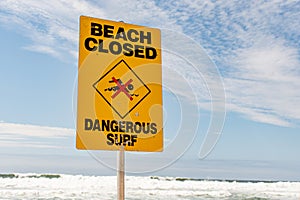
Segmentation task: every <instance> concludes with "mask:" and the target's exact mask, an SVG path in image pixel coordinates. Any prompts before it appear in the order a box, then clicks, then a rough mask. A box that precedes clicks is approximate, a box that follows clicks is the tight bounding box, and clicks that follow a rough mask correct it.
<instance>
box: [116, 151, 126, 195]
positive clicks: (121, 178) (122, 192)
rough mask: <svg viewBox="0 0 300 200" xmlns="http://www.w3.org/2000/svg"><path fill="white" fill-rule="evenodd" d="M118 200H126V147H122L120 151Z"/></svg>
mask: <svg viewBox="0 0 300 200" xmlns="http://www.w3.org/2000/svg"><path fill="white" fill-rule="evenodd" d="M118 154H119V155H118V174H117V179H118V200H124V198H125V181H124V177H125V173H124V168H125V153H124V147H123V146H121V149H120V151H119V152H118Z"/></svg>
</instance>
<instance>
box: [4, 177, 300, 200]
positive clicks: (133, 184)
mask: <svg viewBox="0 0 300 200" xmlns="http://www.w3.org/2000/svg"><path fill="white" fill-rule="evenodd" d="M15 175H17V176H18V177H15V178H0V199H7V200H8V199H9V200H11V199H14V200H21V199H22V200H23V199H40V200H42V199H48V200H50V199H51V200H54V199H55V200H60V199H74V200H75V199H76V200H81V199H82V200H83V199H84V200H93V199H101V200H106V199H107V200H108V199H116V188H117V187H116V177H114V176H81V175H60V176H61V177H60V178H52V179H50V178H43V177H40V178H34V177H29V176H30V175H33V174H15ZM125 184H126V191H125V193H126V199H128V200H140V199H149V200H160V199H161V200H162V199H164V200H165V199H169V200H173V199H191V200H192V199H228V200H229V199H230V200H234V199H272V200H273V199H274V200H275V199H278V200H279V199H280V200H281V199H282V200H289V199H291V200H300V182H275V183H263V182H258V183H251V182H248V183H240V182H226V181H192V180H186V181H176V180H175V178H164V177H158V178H157V179H151V178H150V177H135V176H128V177H126V182H125Z"/></svg>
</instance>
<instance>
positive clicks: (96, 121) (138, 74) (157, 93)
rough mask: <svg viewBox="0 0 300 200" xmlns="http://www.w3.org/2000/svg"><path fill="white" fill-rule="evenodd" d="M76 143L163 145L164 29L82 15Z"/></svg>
mask: <svg viewBox="0 0 300 200" xmlns="http://www.w3.org/2000/svg"><path fill="white" fill-rule="evenodd" d="M76 148H77V149H81V150H114V151H119V162H118V163H119V165H118V187H119V191H120V192H119V195H118V198H120V199H124V160H125V159H124V151H141V152H160V151H163V112H162V67H161V34H160V30H159V29H155V28H149V27H145V26H139V25H133V24H127V23H124V22H115V21H110V20H103V19H97V18H92V17H86V16H81V17H80V36H79V61H78V99H77V125H76Z"/></svg>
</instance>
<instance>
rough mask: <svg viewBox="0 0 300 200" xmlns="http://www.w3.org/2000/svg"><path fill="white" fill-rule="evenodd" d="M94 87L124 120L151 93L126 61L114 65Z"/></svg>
mask: <svg viewBox="0 0 300 200" xmlns="http://www.w3.org/2000/svg"><path fill="white" fill-rule="evenodd" d="M93 87H94V88H95V89H96V91H97V92H98V94H99V95H101V97H102V98H103V99H104V100H105V101H106V102H107V104H108V105H109V106H111V108H112V109H113V110H114V111H115V112H116V114H118V115H119V116H120V117H121V118H122V119H123V118H125V117H126V116H127V115H128V114H129V113H130V112H131V111H132V110H133V109H134V108H135V107H137V106H138V105H139V104H140V103H141V102H142V101H143V100H144V99H145V98H146V97H147V96H148V95H149V94H150V93H151V91H150V89H149V88H148V87H147V85H146V84H145V83H144V82H143V81H142V80H141V79H140V77H139V76H138V75H137V74H136V73H135V72H134V71H133V70H132V68H131V67H130V66H129V65H128V64H127V63H126V62H125V61H124V60H121V61H120V62H118V63H117V64H116V65H114V66H113V67H112V68H111V69H110V70H109V71H108V72H106V73H105V74H104V75H103V76H102V77H101V78H100V79H99V80H97V81H96V82H95V83H94V84H93Z"/></svg>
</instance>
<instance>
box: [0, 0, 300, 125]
mask: <svg viewBox="0 0 300 200" xmlns="http://www.w3.org/2000/svg"><path fill="white" fill-rule="evenodd" d="M299 10H300V3H299V2H297V1H283V0H275V1H268V2H258V1H254V0H253V1H226V2H224V1H216V2H211V1H208V0H206V1H187V0H180V1H176V2H174V1H160V0H157V1H143V0H141V1H121V0H120V1H107V2H98V1H81V0H74V1H72V3H70V2H69V1H63V0H53V1H51V3H49V2H48V1H33V0H28V1H17V2H15V1H11V0H3V1H1V2H0V21H1V24H2V25H3V26H7V27H11V26H12V25H14V26H15V25H17V27H19V28H18V29H19V31H20V34H25V35H26V36H27V37H29V38H31V40H32V45H29V46H27V47H25V48H26V49H30V50H33V51H37V52H43V53H47V54H50V55H52V56H55V57H60V58H65V57H66V56H67V57H68V58H69V59H70V60H73V59H74V55H76V50H77V43H78V39H77V38H78V17H79V15H89V16H94V17H99V18H109V19H113V20H123V21H126V22H129V23H137V24H142V25H148V26H155V27H160V28H169V29H172V30H175V31H178V32H183V33H185V34H186V35H188V36H190V37H192V38H193V39H194V40H195V41H196V42H197V43H199V44H201V45H202V46H203V47H204V49H205V50H206V52H207V53H208V55H209V56H211V58H212V60H213V61H214V62H215V63H216V65H217V67H218V69H219V70H220V72H221V75H222V78H223V80H224V84H225V90H226V97H227V106H226V107H227V109H228V111H230V112H236V113H240V114H242V115H243V116H245V117H246V118H248V119H251V120H254V121H258V122H263V123H269V124H275V125H280V126H293V125H297V124H299V121H300V109H299V106H297V102H299V100H300V93H299V92H297V89H298V88H299V85H300V83H299V82H300V71H299V69H300V68H299V65H300V56H299V52H300V51H299V49H300V40H299V35H300V31H299V30H300V23H299V22H298V20H299V18H300V12H299ZM175 43H176V41H174V44H175ZM169 58H171V57H170V55H169V56H168V55H167V54H165V55H164V60H165V61H167V62H169V63H171V64H172V67H174V68H175V69H176V70H177V72H180V71H181V70H182V66H181V65H179V64H178V63H177V65H176V63H175V62H172V61H170V59H169ZM168 60H169V61H168ZM180 64H182V62H181V63H180ZM183 76H184V78H185V79H186V80H189V81H190V83H191V85H193V84H196V85H198V86H199V85H203V82H202V83H200V84H199V80H201V79H200V78H199V77H195V76H194V74H193V73H192V74H189V73H183ZM165 77H167V76H165ZM170 81H172V80H170ZM200 82H201V81H200ZM174 87H175V88H176V85H174ZM202 89H203V90H201V88H200V87H199V90H196V93H197V95H198V94H200V95H198V102H197V103H198V104H199V105H200V106H201V107H202V108H204V109H205V108H207V106H208V104H207V101H209V100H210V98H211V97H210V96H209V91H207V88H205V87H202ZM203 91H205V92H204V93H203ZM177 92H178V94H181V95H186V96H188V95H187V93H186V91H183V90H182V89H181V87H177Z"/></svg>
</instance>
